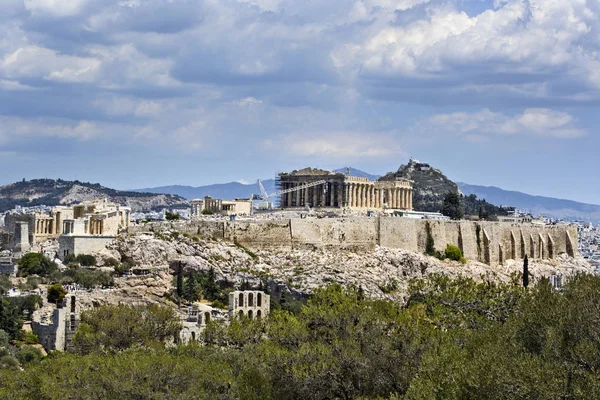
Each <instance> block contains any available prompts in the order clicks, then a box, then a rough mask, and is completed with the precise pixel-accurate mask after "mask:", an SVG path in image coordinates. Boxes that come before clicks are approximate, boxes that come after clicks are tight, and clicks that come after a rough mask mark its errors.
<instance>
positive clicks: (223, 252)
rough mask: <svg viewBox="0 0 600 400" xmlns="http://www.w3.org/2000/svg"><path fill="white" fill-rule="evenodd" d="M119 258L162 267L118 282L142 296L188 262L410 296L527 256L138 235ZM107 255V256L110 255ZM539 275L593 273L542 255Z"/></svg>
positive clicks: (301, 290)
mask: <svg viewBox="0 0 600 400" xmlns="http://www.w3.org/2000/svg"><path fill="white" fill-rule="evenodd" d="M109 256H110V257H115V258H117V259H119V260H122V261H127V262H129V263H131V264H134V265H138V266H145V267H147V268H150V269H155V270H156V271H157V273H156V274H155V275H154V276H152V277H148V278H135V279H126V280H123V279H121V280H118V286H119V290H120V291H121V292H122V293H123V294H127V295H129V296H134V297H144V296H159V297H160V296H162V295H165V294H166V293H167V292H168V291H169V290H171V287H172V281H173V279H172V276H171V275H170V272H169V269H168V266H169V264H170V263H171V262H173V261H181V262H182V264H183V265H184V270H185V271H186V273H188V272H190V271H194V270H208V269H210V268H213V269H214V271H215V273H216V276H217V278H218V279H219V280H221V281H227V282H230V283H231V284H232V285H233V286H236V287H240V286H241V285H242V283H243V282H247V283H249V284H250V285H252V286H258V285H259V284H260V283H261V282H262V283H266V284H267V285H269V286H270V287H273V286H274V285H277V286H279V287H281V288H284V289H289V290H290V291H291V292H295V293H297V294H308V293H311V292H312V291H313V290H314V289H315V288H318V287H322V286H325V285H327V284H329V283H332V282H338V283H340V284H342V285H345V286H347V285H355V286H360V287H362V288H363V289H364V291H365V294H366V295H368V296H370V297H373V298H388V299H394V300H398V301H402V300H403V299H404V298H405V296H406V288H407V285H408V282H409V280H410V279H411V278H422V277H425V276H427V275H428V274H432V273H441V274H447V275H451V276H457V275H459V274H460V275H464V276H470V277H472V278H474V279H476V280H481V279H483V278H484V277H491V278H492V279H499V280H509V279H510V275H511V274H512V273H520V271H521V268H522V261H520V260H517V261H513V260H509V261H507V263H506V265H503V266H499V267H490V266H488V265H486V264H482V263H479V262H474V261H468V262H467V264H465V265H463V264H460V263H458V262H450V261H439V260H437V259H435V258H433V257H428V256H425V255H422V254H417V253H413V252H410V251H406V250H400V249H389V248H384V247H377V248H375V249H374V250H373V251H364V252H355V251H342V250H328V251H321V250H316V251H312V250H293V251H276V250H273V251H257V252H256V253H252V252H250V251H248V250H246V249H244V248H243V247H240V246H239V245H235V244H232V243H228V242H225V241H221V240H203V239H198V238H195V237H194V238H192V237H186V236H182V235H179V234H178V233H169V232H162V233H157V234H154V233H135V234H127V235H123V236H120V237H119V238H118V239H117V240H116V241H115V242H114V244H113V245H112V246H110V248H109V249H108V250H107V251H106V252H105V253H104V254H103V255H102V257H109ZM102 257H100V258H102ZM529 270H530V273H531V274H532V278H533V280H536V279H539V278H540V277H548V276H549V275H551V274H553V273H557V272H560V273H563V274H565V275H567V276H568V275H572V274H574V273H580V272H588V273H591V272H592V269H591V267H590V265H589V264H588V263H587V262H585V261H584V260H583V259H579V258H577V259H573V258H570V257H568V256H566V255H561V256H559V257H558V258H557V259H555V260H543V261H542V260H539V261H538V260H536V261H532V262H530V264H529Z"/></svg>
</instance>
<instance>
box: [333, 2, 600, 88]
mask: <svg viewBox="0 0 600 400" xmlns="http://www.w3.org/2000/svg"><path fill="white" fill-rule="evenodd" d="M451 4H452V3H445V4H443V5H439V4H432V5H431V6H430V7H429V8H428V9H427V13H426V14H425V15H424V16H422V17H420V18H416V19H414V20H412V21H410V22H409V23H407V24H400V25H397V24H394V23H387V24H384V25H383V26H379V27H377V28H376V29H372V30H366V32H365V33H366V35H365V36H364V37H360V36H359V37H357V39H358V40H352V41H349V42H347V43H342V44H340V45H338V46H337V47H336V48H335V49H333V50H332V52H331V58H332V60H333V63H334V65H335V66H336V68H338V69H339V70H340V71H341V72H342V73H344V74H348V75H350V76H354V77H355V78H356V79H358V80H360V81H363V82H364V83H365V84H367V85H369V84H370V80H381V81H385V82H391V83H392V84H401V85H405V84H412V85H415V86H420V87H426V88H427V87H429V84H430V83H433V84H437V85H438V86H448V85H450V86H457V87H462V86H464V85H472V84H474V83H476V84H496V85H497V84H503V85H505V86H507V87H519V86H520V85H524V84H530V83H532V82H536V81H537V82H540V81H543V82H547V83H549V84H551V86H549V87H546V89H547V90H548V91H549V92H550V93H549V94H550V95H554V96H557V95H559V96H560V95H562V94H564V93H561V92H563V91H568V89H567V88H568V86H569V85H565V84H564V83H563V82H564V81H566V80H569V81H573V82H578V83H579V84H581V85H585V86H587V87H589V88H591V89H593V90H595V91H596V97H597V92H598V89H600V75H599V73H598V70H599V67H600V53H599V52H598V44H599V43H598V37H597V35H595V34H594V32H595V31H597V30H598V29H599V28H600V24H599V23H598V21H599V14H598V11H599V7H598V6H597V5H594V2H586V1H585V0H574V1H555V0H528V1H526V0H506V1H500V2H496V9H488V10H485V11H483V12H481V13H479V14H475V15H470V14H469V13H467V12H466V11H465V10H460V9H456V8H455V7H454V6H452V5H451ZM594 7H595V8H594ZM408 79H411V80H412V82H411V81H406V83H403V80H408ZM571 87H572V86H571ZM411 94H412V93H411ZM434 95H435V94H434V93H432V94H431V95H430V96H431V98H433V97H434ZM399 96H401V93H400V94H399Z"/></svg>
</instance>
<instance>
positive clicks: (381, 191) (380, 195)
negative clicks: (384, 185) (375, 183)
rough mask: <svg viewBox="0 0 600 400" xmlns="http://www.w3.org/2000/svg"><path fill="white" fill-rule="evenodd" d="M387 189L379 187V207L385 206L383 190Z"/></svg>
mask: <svg viewBox="0 0 600 400" xmlns="http://www.w3.org/2000/svg"><path fill="white" fill-rule="evenodd" d="M384 191H385V189H379V208H383V192H384Z"/></svg>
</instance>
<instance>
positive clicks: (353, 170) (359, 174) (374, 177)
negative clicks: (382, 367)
mask: <svg viewBox="0 0 600 400" xmlns="http://www.w3.org/2000/svg"><path fill="white" fill-rule="evenodd" d="M348 169H349V170H350V176H357V177H359V178H369V180H370V181H376V180H377V179H379V178H380V177H381V175H371V174H369V173H366V172H364V171H361V170H360V169H356V168H352V167H349V168H338V169H334V170H333V172H341V173H343V174H345V173H346V172H347V171H348Z"/></svg>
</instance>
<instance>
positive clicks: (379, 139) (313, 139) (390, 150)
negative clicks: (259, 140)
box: [264, 132, 405, 160]
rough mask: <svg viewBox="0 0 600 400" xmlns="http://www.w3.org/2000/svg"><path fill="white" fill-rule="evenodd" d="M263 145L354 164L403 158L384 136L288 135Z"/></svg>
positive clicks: (391, 138)
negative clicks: (355, 161)
mask: <svg viewBox="0 0 600 400" xmlns="http://www.w3.org/2000/svg"><path fill="white" fill-rule="evenodd" d="M264 144H265V146H266V147H267V148H278V149H281V150H282V151H283V152H285V153H288V154H290V155H293V156H299V157H307V158H321V159H325V158H327V159H336V160H351V159H352V160H355V159H363V158H386V157H391V156H398V155H405V154H404V152H403V151H402V149H401V148H400V146H399V144H398V142H397V139H395V138H394V136H393V135H392V134H390V133H387V132H386V133H380V132H319V133H292V134H288V135H284V136H282V137H280V138H278V139H276V140H266V141H265V142H264Z"/></svg>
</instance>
